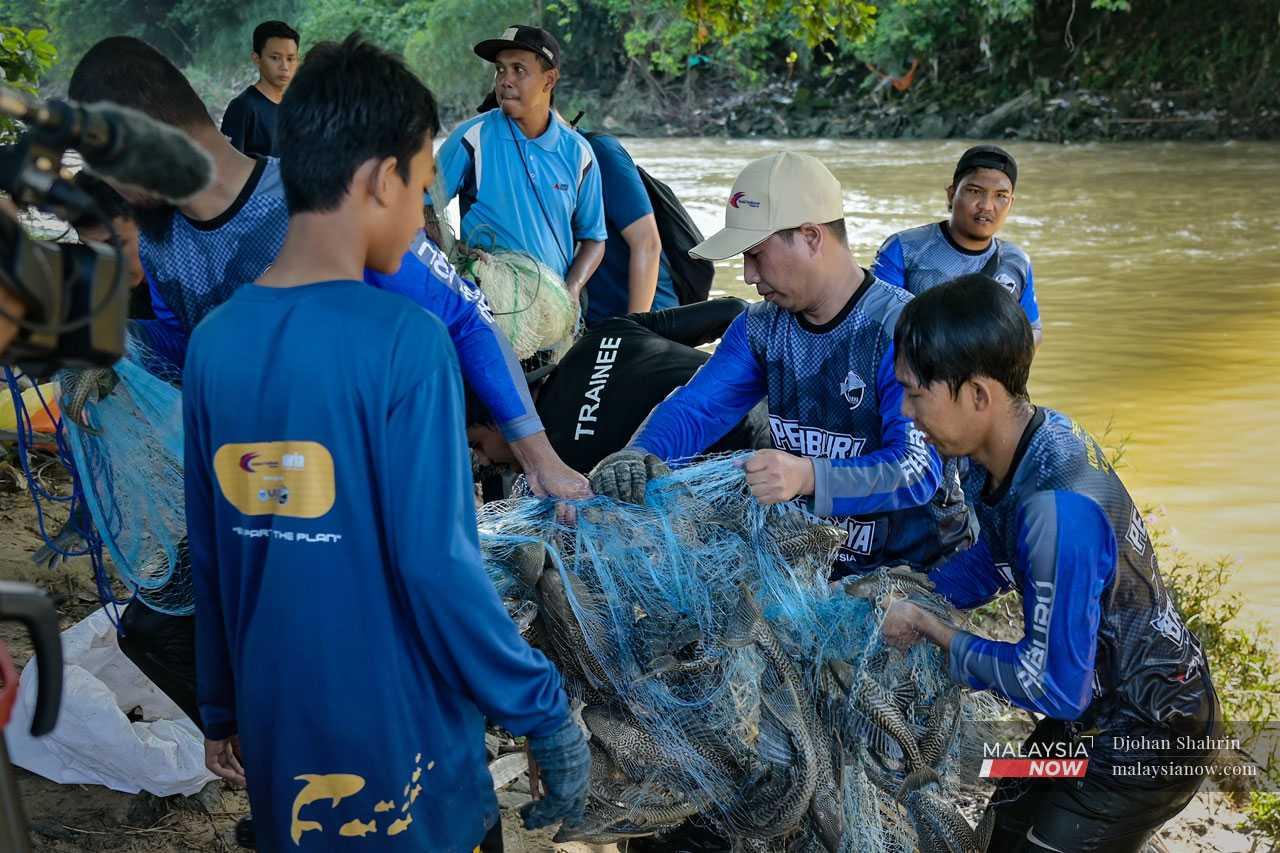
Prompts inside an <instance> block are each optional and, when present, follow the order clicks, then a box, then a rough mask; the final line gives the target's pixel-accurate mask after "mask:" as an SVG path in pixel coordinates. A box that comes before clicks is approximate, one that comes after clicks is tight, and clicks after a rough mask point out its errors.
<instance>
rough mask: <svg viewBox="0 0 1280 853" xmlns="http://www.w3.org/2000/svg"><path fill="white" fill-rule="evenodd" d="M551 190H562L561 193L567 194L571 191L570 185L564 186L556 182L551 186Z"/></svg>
mask: <svg viewBox="0 0 1280 853" xmlns="http://www.w3.org/2000/svg"><path fill="white" fill-rule="evenodd" d="M551 189H553V190H560V191H561V192H566V193H567V192H568V191H569V185H568V184H562V183H559V182H556V183H554V184H552V185H551Z"/></svg>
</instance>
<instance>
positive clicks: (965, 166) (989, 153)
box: [951, 145, 1018, 187]
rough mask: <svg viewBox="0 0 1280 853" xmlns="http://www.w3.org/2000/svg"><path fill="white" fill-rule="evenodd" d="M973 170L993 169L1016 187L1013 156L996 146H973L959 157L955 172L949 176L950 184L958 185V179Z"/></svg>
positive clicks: (1016, 172) (1016, 169)
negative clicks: (1002, 173) (1007, 178)
mask: <svg viewBox="0 0 1280 853" xmlns="http://www.w3.org/2000/svg"><path fill="white" fill-rule="evenodd" d="M974 169H995V170H996V171H997V172H1004V173H1005V174H1006V175H1008V176H1009V183H1010V184H1012V185H1013V186H1015V187H1016V186H1017V185H1018V163H1017V161H1016V160H1014V159H1013V155H1012V154H1010V153H1009V152H1008V151H1005V150H1004V149H1003V148H1001V147H1000V146H998V145H975V146H973V147H972V148H970V149H969V150H968V151H966V152H964V153H963V154H961V155H960V162H958V163H956V170H955V172H954V173H953V174H952V176H951V183H953V184H958V183H960V179H961V178H963V177H964V176H965V175H967V174H969V173H970V172H972V171H973V170H974Z"/></svg>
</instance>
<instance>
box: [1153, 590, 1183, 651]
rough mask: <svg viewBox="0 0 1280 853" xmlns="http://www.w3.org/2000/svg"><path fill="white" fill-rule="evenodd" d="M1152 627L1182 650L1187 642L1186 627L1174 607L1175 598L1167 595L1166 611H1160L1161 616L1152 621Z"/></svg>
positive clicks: (1165, 598) (1165, 597) (1165, 601)
mask: <svg viewBox="0 0 1280 853" xmlns="http://www.w3.org/2000/svg"><path fill="white" fill-rule="evenodd" d="M1151 627H1152V628H1155V629H1156V630H1157V631H1159V632H1160V634H1161V635H1162V636H1163V637H1164V638H1165V639H1166V640H1168V641H1169V642H1171V643H1173V644H1174V645H1175V646H1177V647H1178V648H1182V644H1183V643H1185V642H1186V640H1187V634H1186V632H1187V629H1186V626H1185V625H1183V624H1182V620H1181V619H1179V618H1178V611H1177V610H1175V609H1174V607H1173V598H1172V597H1171V596H1169V595H1168V594H1167V593H1166V594H1165V595H1164V609H1162V610H1161V611H1160V615H1159V616H1157V617H1156V618H1155V619H1152V620H1151Z"/></svg>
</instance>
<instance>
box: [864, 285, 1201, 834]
mask: <svg viewBox="0 0 1280 853" xmlns="http://www.w3.org/2000/svg"><path fill="white" fill-rule="evenodd" d="M895 344H896V349H897V359H898V363H897V374H898V378H899V379H900V381H901V382H902V384H903V386H904V387H905V388H906V392H907V393H906V400H905V405H904V411H905V413H906V414H907V415H909V416H910V417H912V418H913V419H914V420H915V422H916V424H917V425H918V426H919V427H920V429H922V430H923V431H924V432H925V434H926V435H927V436H928V439H929V442H930V443H931V444H933V445H934V446H936V447H937V448H938V450H939V452H941V453H944V454H946V455H949V456H956V457H960V456H967V457H969V459H970V461H971V463H972V465H973V469H972V471H971V474H970V476H969V477H968V478H967V479H966V481H965V494H966V496H967V497H968V498H969V500H970V501H971V502H972V503H973V504H974V507H975V509H976V512H977V516H978V520H979V522H980V526H981V531H982V532H981V537H980V538H979V540H978V543H977V544H976V545H975V546H974V547H972V548H970V549H969V550H967V551H965V552H963V553H961V554H959V555H958V556H956V557H955V558H953V559H952V560H950V561H949V562H947V563H946V564H944V565H943V566H941V567H939V568H938V569H936V570H935V571H933V572H932V573H931V574H930V578H931V580H933V581H934V583H935V584H936V587H937V591H938V592H939V593H941V594H942V595H944V596H946V597H947V598H948V599H949V600H950V601H951V602H952V603H953V604H955V605H956V606H957V607H961V608H972V607H977V606H978V605H980V604H983V603H985V602H987V601H989V600H991V599H992V598H994V597H995V596H996V595H997V594H998V593H999V592H1001V591H1004V590H1007V589H1014V588H1016V589H1017V590H1018V591H1019V592H1020V593H1021V595H1022V610H1023V617H1024V620H1025V629H1024V630H1025V633H1024V636H1023V638H1022V639H1021V640H1019V641H1018V642H1016V643H1005V642H996V641H994V640H988V639H985V638H982V637H979V636H977V635H975V634H971V633H968V632H966V631H960V630H958V629H956V628H954V627H952V626H949V625H947V624H945V623H944V622H942V621H941V620H939V619H938V618H937V617H936V616H934V615H932V614H930V613H928V612H926V611H924V610H923V609H922V608H920V607H918V606H917V605H915V604H912V603H910V602H905V601H900V602H896V603H894V604H893V605H892V606H891V607H890V608H889V610H888V612H887V614H886V616H885V620H884V623H883V626H882V631H883V633H884V636H885V639H886V640H887V641H888V642H890V643H892V644H894V645H897V646H900V647H906V646H910V645H911V644H913V643H914V642H916V641H917V640H918V639H920V638H921V637H925V638H927V639H929V640H930V641H931V642H933V643H935V644H937V645H939V646H941V647H942V648H943V649H945V650H947V651H948V653H949V658H950V665H951V674H952V676H953V677H954V678H955V679H956V680H957V681H959V682H961V683H963V684H966V685H968V686H969V687H971V688H974V689H977V690H990V691H991V692H993V693H995V694H997V695H999V696H1001V697H1003V698H1004V699H1006V700H1008V701H1009V702H1011V703H1012V704H1014V705H1016V706H1018V707H1020V708H1024V709H1026V710H1029V711H1033V712H1035V713H1037V714H1042V715H1043V716H1044V719H1043V720H1042V721H1041V722H1040V724H1039V726H1037V728H1036V731H1035V733H1034V734H1033V735H1032V741H1033V742H1036V743H1038V744H1043V743H1062V742H1065V743H1068V744H1071V745H1072V748H1074V746H1076V745H1081V744H1083V745H1084V746H1086V747H1087V755H1088V759H1089V766H1088V772H1087V774H1086V775H1085V777H1084V778H1083V779H1081V780H1079V781H1073V782H1060V781H1054V780H1034V781H1030V782H1027V780H1003V781H1002V782H1001V784H1000V785H999V787H997V790H996V794H995V796H994V797H993V799H992V803H993V808H994V809H995V830H994V835H993V838H992V841H991V846H990V847H988V848H987V849H989V850H1000V851H1006V850H1009V851H1022V850H1025V851H1066V850H1070V851H1094V850H1097V851H1108V853H1125V851H1137V850H1143V849H1145V848H1146V840H1147V838H1148V837H1149V836H1150V835H1151V834H1152V833H1153V832H1154V831H1155V830H1156V829H1157V828H1158V827H1159V826H1160V824H1162V823H1163V822H1164V821H1166V820H1168V819H1169V818H1171V817H1173V816H1174V815H1176V814H1177V813H1178V812H1179V811H1181V810H1182V809H1183V807H1185V806H1186V804H1187V802H1188V801H1189V800H1190V799H1191V797H1192V795H1193V794H1194V793H1195V791H1196V789H1197V788H1198V787H1199V785H1200V782H1201V780H1202V778H1203V775H1202V774H1203V773H1204V765H1205V764H1207V760H1206V758H1207V755H1208V754H1209V753H1211V752H1212V751H1213V750H1212V744H1213V740H1214V738H1213V732H1214V726H1215V723H1216V720H1217V713H1218V711H1217V699H1216V695H1215V693H1214V689H1213V684H1212V682H1211V681H1210V677H1209V670H1208V665H1207V663H1206V661H1205V657H1204V653H1203V651H1202V650H1201V647H1200V641H1199V640H1198V639H1197V638H1196V636H1195V634H1193V633H1192V632H1191V631H1190V630H1189V629H1188V628H1187V626H1186V625H1185V624H1184V623H1183V621H1182V617H1181V616H1180V615H1179V613H1178V610H1177V608H1176V607H1175V605H1174V602H1173V599H1172V598H1171V596H1170V594H1169V591H1168V589H1167V588H1166V587H1165V584H1164V581H1163V579H1162V578H1161V576H1160V571H1159V569H1158V567H1157V566H1156V556H1155V549H1154V546H1153V544H1152V543H1151V540H1150V539H1148V537H1147V532H1146V529H1145V527H1144V525H1143V521H1142V514H1141V513H1140V512H1139V510H1138V509H1137V507H1136V506H1134V503H1133V500H1132V499H1131V498H1130V497H1129V494H1128V492H1126V491H1125V488H1124V484H1123V483H1121V482H1120V478H1119V477H1117V476H1116V472H1115V469H1114V468H1112V466H1111V464H1110V463H1109V462H1108V461H1107V458H1106V454H1105V453H1104V452H1103V450H1102V448H1101V447H1100V446H1099V445H1098V443H1097V442H1096V441H1095V440H1094V439H1093V438H1092V437H1090V436H1089V435H1088V433H1086V432H1085V431H1084V430H1083V429H1082V428H1081V427H1080V426H1079V425H1078V424H1076V423H1075V422H1074V421H1072V420H1071V419H1070V418H1068V417H1066V416H1065V415H1062V414H1060V413H1058V412H1055V411H1052V410H1050V409H1045V408H1040V407H1036V406H1033V405H1032V404H1031V402H1030V399H1029V398H1028V395H1027V388H1026V386H1027V376H1028V373H1029V372H1030V368H1031V360H1032V357H1033V356H1034V354H1035V343H1034V337H1033V335H1032V329H1031V325H1030V323H1029V321H1028V320H1027V318H1026V315H1025V312H1024V311H1023V310H1022V309H1021V308H1020V306H1019V305H1018V303H1017V302H1016V301H1015V299H1014V297H1013V296H1011V295H1010V294H1009V293H1008V292H1007V290H1006V289H1005V288H1004V287H1003V286H1002V285H1001V284H999V283H997V282H996V281H995V280H993V279H991V278H989V277H987V276H984V275H969V276H964V277H963V278H959V279H956V280H955V281H952V282H949V283H946V284H942V285H939V286H938V287H936V288H934V289H931V290H929V291H928V292H927V293H924V294H922V295H920V296H917V297H916V298H915V299H914V300H913V301H912V302H911V303H910V304H909V305H908V306H907V307H906V308H905V309H904V310H903V312H902V314H901V316H900V317H899V319H898V325H897V329H896V331H895ZM1082 735H1091V736H1092V739H1091V740H1090V741H1088V742H1087V743H1085V742H1084V741H1081V740H1080V738H1081V736H1082ZM1134 744H1139V745H1140V746H1138V747H1137V748H1135V747H1134V746H1133V745H1134ZM1160 744H1170V745H1173V744H1178V746H1170V747H1168V748H1164V747H1161V746H1159V745H1160ZM1066 754H1075V753H1072V752H1067V753H1066ZM1133 768H1137V769H1138V771H1139V772H1131V771H1132V770H1133ZM1160 771H1169V772H1160ZM1023 783H1026V784H1023Z"/></svg>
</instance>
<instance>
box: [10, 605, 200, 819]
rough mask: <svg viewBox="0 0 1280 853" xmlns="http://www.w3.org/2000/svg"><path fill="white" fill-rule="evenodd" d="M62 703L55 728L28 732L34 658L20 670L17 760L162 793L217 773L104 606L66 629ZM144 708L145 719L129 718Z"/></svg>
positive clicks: (53, 773)
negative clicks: (36, 734)
mask: <svg viewBox="0 0 1280 853" xmlns="http://www.w3.org/2000/svg"><path fill="white" fill-rule="evenodd" d="M62 656H63V664H64V669H63V673H62V709H61V711H60V712H59V714H58V724H57V726H56V727H55V728H54V730H53V731H52V732H50V733H49V734H47V735H45V736H44V737H40V738H33V737H31V734H30V728H31V715H32V713H33V712H34V709H35V704H36V680H37V677H36V660H35V658H32V659H31V661H30V662H29V663H28V664H27V665H26V666H25V667H24V668H23V670H22V678H21V679H20V681H19V686H18V701H17V704H15V705H14V708H13V718H12V720H11V721H10V723H9V725H8V726H7V727H6V728H5V737H6V738H8V744H9V757H10V759H11V760H12V761H13V763H14V764H16V765H18V766H19V767H24V768H26V769H27V770H30V771H31V772H32V773H38V774H39V775H41V776H44V777H45V778H46V779H52V780H53V781H54V782H60V783H63V784H73V783H79V784H89V785H105V786H107V787H108V788H112V789H114V790H116V791H123V792H125V793H127V794H136V793H138V792H139V791H148V792H149V793H152V794H155V795H156V796H158V797H167V796H170V795H173V794H186V795H188V796H189V795H191V794H195V793H196V792H197V791H199V790H200V789H201V788H202V787H204V785H205V783H206V782H208V781H209V780H210V779H213V778H214V777H213V775H212V774H210V773H209V771H208V770H206V769H205V766H204V738H203V736H202V735H201V734H200V730H199V729H197V728H196V726H195V724H194V723H192V722H191V720H190V719H188V718H187V716H186V715H185V714H183V713H182V711H181V710H180V709H179V708H178V706H177V705H175V704H174V703H173V702H172V701H171V700H170V699H169V698H168V697H166V696H165V695H164V694H163V693H161V692H160V691H159V690H158V689H157V688H156V686H155V685H154V684H152V683H151V681H150V680H149V679H148V678H147V677H146V676H145V675H143V674H142V671H141V670H139V669H138V668H137V667H136V666H134V665H133V662H132V661H130V660H129V659H128V658H127V657H125V654H124V652H122V651H121V650H120V646H119V644H118V643H117V642H116V629H115V626H114V625H112V624H111V619H110V618H109V617H108V616H107V613H106V611H105V610H99V611H97V612H96V613H93V614H92V615H90V616H89V617H87V618H85V619H84V620H82V621H81V622H79V623H77V624H75V625H73V626H71V627H70V628H68V629H67V630H66V631H63V632H62ZM135 708H140V709H141V713H142V717H143V721H142V722H137V723H131V722H129V718H128V717H127V716H125V715H126V713H127V712H129V711H131V710H133V709H135Z"/></svg>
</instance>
